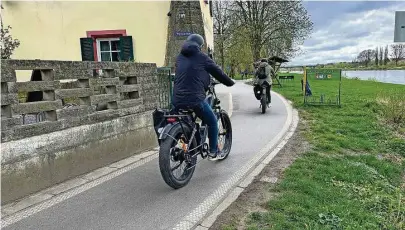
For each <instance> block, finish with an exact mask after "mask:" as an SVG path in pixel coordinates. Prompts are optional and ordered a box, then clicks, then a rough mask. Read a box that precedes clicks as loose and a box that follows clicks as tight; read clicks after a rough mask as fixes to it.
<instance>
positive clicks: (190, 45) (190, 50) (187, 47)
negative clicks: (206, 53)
mask: <svg viewBox="0 0 405 230" xmlns="http://www.w3.org/2000/svg"><path fill="white" fill-rule="evenodd" d="M200 51H201V48H200V46H198V44H197V43H195V42H191V41H186V42H185V43H184V44H183V46H182V47H181V54H183V55H184V56H186V57H187V56H192V55H194V54H195V53H198V52H200Z"/></svg>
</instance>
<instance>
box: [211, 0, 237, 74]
mask: <svg viewBox="0 0 405 230" xmlns="http://www.w3.org/2000/svg"><path fill="white" fill-rule="evenodd" d="M231 4H232V3H231V2H230V1H224V0H216V1H213V14H214V15H213V18H214V38H215V47H216V50H217V51H218V53H219V59H220V61H219V63H221V66H222V68H224V65H225V58H226V50H227V49H228V48H229V47H230V43H231V42H230V39H231V35H232V17H233V15H232V12H231Z"/></svg>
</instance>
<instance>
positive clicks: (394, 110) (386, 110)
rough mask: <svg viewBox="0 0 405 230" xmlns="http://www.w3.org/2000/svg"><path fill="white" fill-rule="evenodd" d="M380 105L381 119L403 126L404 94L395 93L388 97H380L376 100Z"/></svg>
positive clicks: (404, 112) (404, 115)
mask: <svg viewBox="0 0 405 230" xmlns="http://www.w3.org/2000/svg"><path fill="white" fill-rule="evenodd" d="M377 101H378V102H379V104H381V113H382V117H383V118H384V119H385V120H386V121H387V122H389V123H391V124H393V125H396V126H402V125H405V94H404V93H396V94H391V95H388V96H380V97H379V99H378V100H377Z"/></svg>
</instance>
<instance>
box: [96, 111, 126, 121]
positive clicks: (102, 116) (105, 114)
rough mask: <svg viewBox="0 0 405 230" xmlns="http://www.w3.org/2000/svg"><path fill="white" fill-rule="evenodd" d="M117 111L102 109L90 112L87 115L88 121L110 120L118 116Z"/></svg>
mask: <svg viewBox="0 0 405 230" xmlns="http://www.w3.org/2000/svg"><path fill="white" fill-rule="evenodd" d="M119 116H120V114H119V111H118V110H110V109H109V110H103V111H98V112H95V113H92V114H90V115H89V121H90V122H103V121H107V120H112V119H115V118H117V117H119Z"/></svg>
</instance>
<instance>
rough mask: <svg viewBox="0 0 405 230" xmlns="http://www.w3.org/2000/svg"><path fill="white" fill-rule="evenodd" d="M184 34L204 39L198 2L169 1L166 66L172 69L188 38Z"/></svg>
mask: <svg viewBox="0 0 405 230" xmlns="http://www.w3.org/2000/svg"><path fill="white" fill-rule="evenodd" d="M186 32H188V33H198V34H200V35H201V36H204V37H205V33H204V21H203V18H202V13H201V6H200V2H199V1H171V5H170V19H169V29H168V34H167V51H166V62H165V63H166V66H169V67H172V68H173V67H174V63H175V60H176V56H177V55H178V54H179V52H180V48H181V46H182V44H183V42H184V41H185V40H186V38H187V36H188V34H187V33H186ZM205 48H206V47H205ZM204 52H206V50H205V51H204Z"/></svg>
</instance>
